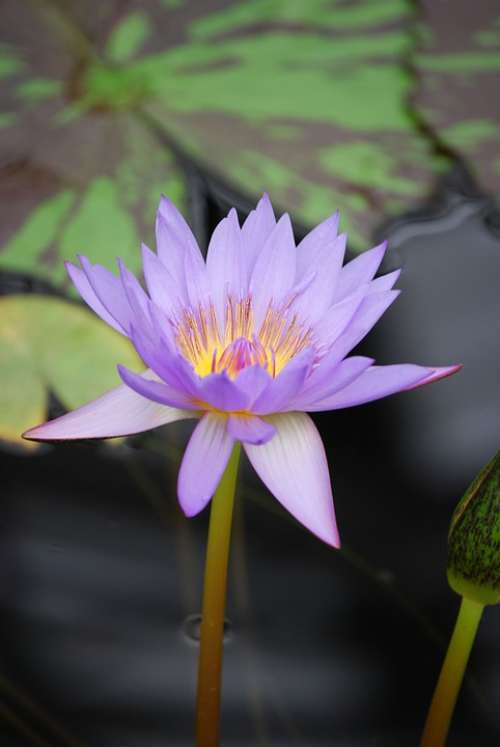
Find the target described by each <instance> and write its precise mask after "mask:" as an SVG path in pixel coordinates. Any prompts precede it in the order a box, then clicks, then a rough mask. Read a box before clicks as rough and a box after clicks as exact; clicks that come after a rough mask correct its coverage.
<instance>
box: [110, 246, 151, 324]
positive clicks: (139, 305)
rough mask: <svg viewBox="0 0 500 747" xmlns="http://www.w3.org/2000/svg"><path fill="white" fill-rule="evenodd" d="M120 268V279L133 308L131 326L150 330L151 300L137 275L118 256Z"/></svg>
mask: <svg viewBox="0 0 500 747" xmlns="http://www.w3.org/2000/svg"><path fill="white" fill-rule="evenodd" d="M118 268H119V270H120V280H121V281H122V285H123V288H124V290H125V294H126V296H127V300H128V302H129V305H130V308H131V310H132V321H131V324H130V328H132V327H136V328H140V329H142V330H143V331H144V332H150V331H151V316H150V313H149V305H150V303H151V302H150V300H149V298H148V296H147V294H146V293H145V291H144V289H143V288H142V286H141V284H140V283H139V281H138V280H137V278H136V277H135V275H133V274H132V273H131V272H130V270H127V268H126V267H125V264H124V263H123V262H122V260H121V259H120V258H118Z"/></svg>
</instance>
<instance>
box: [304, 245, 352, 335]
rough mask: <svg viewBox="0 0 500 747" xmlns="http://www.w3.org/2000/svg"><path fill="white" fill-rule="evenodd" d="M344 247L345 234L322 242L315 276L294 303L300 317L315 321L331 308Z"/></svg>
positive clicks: (317, 256)
mask: <svg viewBox="0 0 500 747" xmlns="http://www.w3.org/2000/svg"><path fill="white" fill-rule="evenodd" d="M345 248H346V235H345V234H342V235H341V236H339V237H338V238H337V239H335V241H333V242H331V243H328V244H324V245H323V246H322V248H321V251H319V252H317V254H316V261H315V265H314V266H315V276H314V280H313V281H312V282H311V284H310V286H309V287H308V289H307V291H306V292H305V293H303V294H302V295H301V296H300V297H299V298H298V300H297V301H296V302H295V303H294V310H295V309H296V310H297V313H299V314H300V317H301V318H302V319H305V320H308V321H309V322H310V323H314V322H317V321H318V320H319V319H321V317H322V316H323V315H324V314H325V312H326V311H327V310H328V309H329V308H331V306H332V304H333V300H334V294H335V287H336V285H337V280H338V277H339V273H340V270H341V268H342V262H343V260H344V254H345Z"/></svg>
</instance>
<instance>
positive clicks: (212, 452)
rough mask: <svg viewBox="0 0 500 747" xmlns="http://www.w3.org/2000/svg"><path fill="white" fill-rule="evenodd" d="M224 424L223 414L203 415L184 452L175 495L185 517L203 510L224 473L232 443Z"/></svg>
mask: <svg viewBox="0 0 500 747" xmlns="http://www.w3.org/2000/svg"><path fill="white" fill-rule="evenodd" d="M226 421H227V418H226V417H224V416H222V415H217V414H215V413H208V414H207V415H205V416H204V417H203V418H202V419H201V420H200V422H199V423H198V425H197V426H196V428H195V429H194V432H193V435H192V436H191V439H190V441H189V443H188V445H187V448H186V451H185V452H184V457H183V459H182V464H181V468H180V470H179V478H178V481H177V492H178V496H179V503H180V504H181V508H182V510H183V511H184V513H185V514H186V516H195V515H196V514H197V513H199V512H200V511H201V510H202V509H204V508H205V506H206V505H207V503H208V502H209V500H210V498H211V497H212V496H213V494H214V493H215V491H216V489H217V485H218V484H219V482H220V479H221V477H222V475H223V473H224V470H225V468H226V465H227V463H228V460H229V457H230V456H231V450H232V448H233V444H234V438H233V437H232V436H231V435H230V434H229V433H228V432H227V428H226Z"/></svg>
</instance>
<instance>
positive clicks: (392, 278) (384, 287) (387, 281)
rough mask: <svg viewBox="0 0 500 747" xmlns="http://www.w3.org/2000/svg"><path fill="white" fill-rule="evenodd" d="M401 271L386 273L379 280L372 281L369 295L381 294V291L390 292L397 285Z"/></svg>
mask: <svg viewBox="0 0 500 747" xmlns="http://www.w3.org/2000/svg"><path fill="white" fill-rule="evenodd" d="M400 275H401V270H394V271H393V272H388V273H387V275H381V276H380V277H379V278H375V280H372V281H371V283H370V286H369V291H368V292H369V293H381V292H382V291H388V290H391V289H392V288H393V287H394V285H395V284H396V283H397V281H398V278H399V276H400Z"/></svg>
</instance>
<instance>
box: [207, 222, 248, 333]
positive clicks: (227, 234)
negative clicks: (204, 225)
mask: <svg viewBox="0 0 500 747" xmlns="http://www.w3.org/2000/svg"><path fill="white" fill-rule="evenodd" d="M207 274H208V283H209V287H210V294H211V297H212V299H213V302H214V304H215V310H216V312H217V318H218V320H219V324H221V325H224V319H225V309H226V302H227V296H228V294H230V295H231V296H232V297H233V298H235V299H236V300H237V301H239V300H240V298H242V297H243V296H244V295H246V293H247V290H248V288H247V286H248V283H247V276H246V267H245V263H244V255H243V245H242V240H241V231H240V226H239V223H238V215H237V213H236V210H235V209H234V208H232V209H231V210H230V211H229V215H228V216H227V218H224V219H223V220H221V222H220V223H219V225H218V226H217V227H216V229H215V231H214V232H213V234H212V238H211V239H210V244H209V246H208V254H207Z"/></svg>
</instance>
